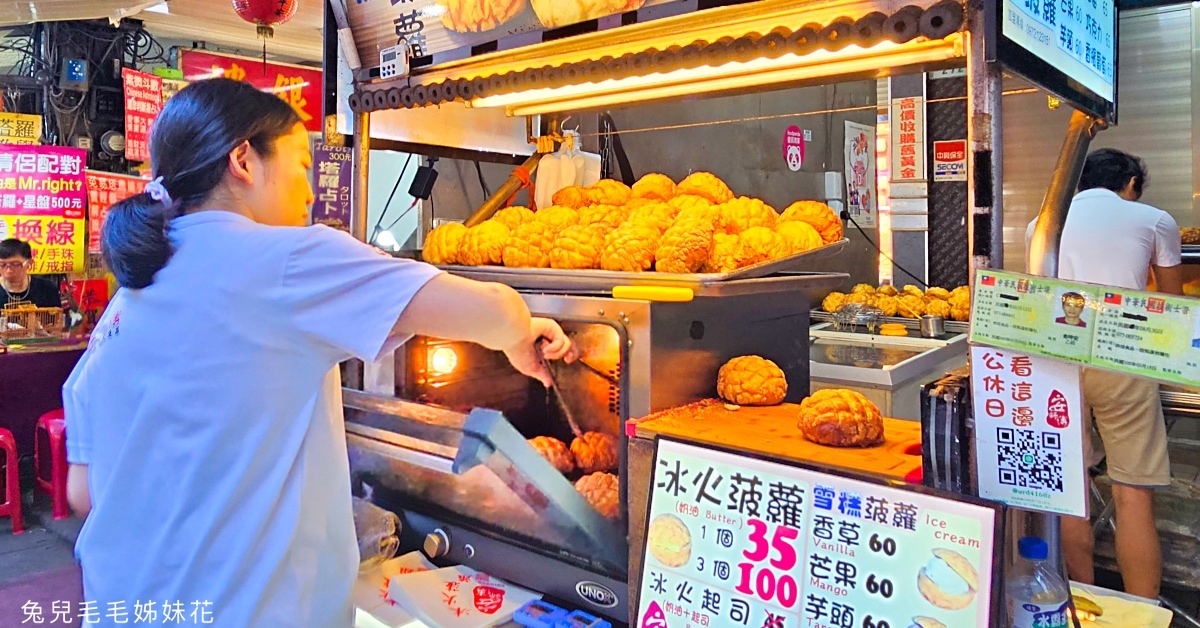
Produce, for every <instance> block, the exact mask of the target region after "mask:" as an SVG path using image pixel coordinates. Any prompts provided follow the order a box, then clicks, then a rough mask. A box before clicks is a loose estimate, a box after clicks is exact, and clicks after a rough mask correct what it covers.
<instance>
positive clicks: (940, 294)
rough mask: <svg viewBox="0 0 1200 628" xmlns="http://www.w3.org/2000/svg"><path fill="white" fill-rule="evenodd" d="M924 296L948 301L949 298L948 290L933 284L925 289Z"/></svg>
mask: <svg viewBox="0 0 1200 628" xmlns="http://www.w3.org/2000/svg"><path fill="white" fill-rule="evenodd" d="M925 298H927V299H939V300H942V301H949V300H950V291H949V290H947V289H945V288H939V287H937V286H934V287H932V288H930V289H928V290H926V291H925Z"/></svg>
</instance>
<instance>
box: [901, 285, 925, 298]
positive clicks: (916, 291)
mask: <svg viewBox="0 0 1200 628" xmlns="http://www.w3.org/2000/svg"><path fill="white" fill-rule="evenodd" d="M900 294H901V295H902V296H903V295H906V294H907V295H912V296H914V297H917V298H918V299H922V298H924V297H925V293H924V292H922V291H921V289H920V288H918V287H916V286H904V287H903V288H901V289H900Z"/></svg>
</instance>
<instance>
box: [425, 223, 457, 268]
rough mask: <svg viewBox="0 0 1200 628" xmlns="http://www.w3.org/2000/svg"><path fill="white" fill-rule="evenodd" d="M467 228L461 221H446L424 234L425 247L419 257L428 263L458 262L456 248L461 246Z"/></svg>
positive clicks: (445, 263) (448, 263) (447, 263)
mask: <svg viewBox="0 0 1200 628" xmlns="http://www.w3.org/2000/svg"><path fill="white" fill-rule="evenodd" d="M465 235H467V228H466V226H464V225H463V224H462V223H461V222H448V223H445V224H443V225H440V226H438V227H435V228H434V229H433V231H430V232H429V235H427V236H425V249H424V250H423V251H421V257H422V258H423V259H424V260H425V261H427V262H429V263H430V264H437V265H451V264H457V263H458V249H459V247H460V246H462V241H463V236H465Z"/></svg>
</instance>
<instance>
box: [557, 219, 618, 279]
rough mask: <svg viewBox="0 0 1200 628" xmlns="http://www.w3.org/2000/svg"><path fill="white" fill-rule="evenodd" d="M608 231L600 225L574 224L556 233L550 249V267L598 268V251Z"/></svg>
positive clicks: (565, 268) (572, 268) (602, 248)
mask: <svg viewBox="0 0 1200 628" xmlns="http://www.w3.org/2000/svg"><path fill="white" fill-rule="evenodd" d="M607 233H608V231H607V230H606V229H605V228H604V227H603V226H602V225H575V226H573V227H567V228H566V229H563V230H562V231H560V232H559V233H558V237H557V238H555V239H554V247H553V248H552V249H550V268H559V269H564V270H588V269H593V268H600V252H601V251H603V250H604V238H605V236H606V235H607Z"/></svg>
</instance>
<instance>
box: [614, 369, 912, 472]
mask: <svg viewBox="0 0 1200 628" xmlns="http://www.w3.org/2000/svg"><path fill="white" fill-rule="evenodd" d="M717 394H718V395H719V396H720V398H719V399H705V400H702V401H698V402H696V403H692V404H689V405H686V406H681V407H678V408H671V409H669V410H664V411H661V412H656V413H654V414H651V415H649V416H647V417H644V418H641V419H634V420H631V421H629V422H628V424H627V426H626V431H627V434H628V435H629V436H630V437H631V438H632V437H638V438H653V437H654V436H670V437H675V438H685V439H688V440H691V441H695V442H701V443H711V444H714V445H722V446H725V447H732V448H735V449H741V450H745V451H750V452H759V453H764V454H768V455H772V456H777V457H780V458H786V459H790V460H795V461H798V462H808V463H812V464H816V465H819V466H828V467H838V468H841V469H847V470H851V471H858V472H862V473H869V474H873V475H878V476H884V477H888V478H893V479H900V480H906V481H915V482H919V481H920V473H921V424H920V423H917V422H914V421H902V420H899V419H890V418H885V417H882V416H880V414H879V408H877V407H876V406H875V404H873V403H871V402H870V401H869V400H868V399H867V398H866V397H863V396H862V395H861V394H859V393H857V392H854V391H852V390H844V389H830V390H819V391H817V392H815V393H813V394H812V395H810V396H809V397H808V398H806V399H805V400H804V401H803V402H801V403H799V404H791V403H783V399H784V397H785V396H786V395H787V380H786V378H785V376H784V373H783V370H782V369H780V368H779V367H778V366H777V365H776V364H775V363H774V362H772V361H770V360H767V359H765V358H762V357H759V356H741V357H737V358H733V359H732V360H730V361H729V362H727V363H725V365H724V366H722V367H721V370H720V372H719V373H718V375H717Z"/></svg>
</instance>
